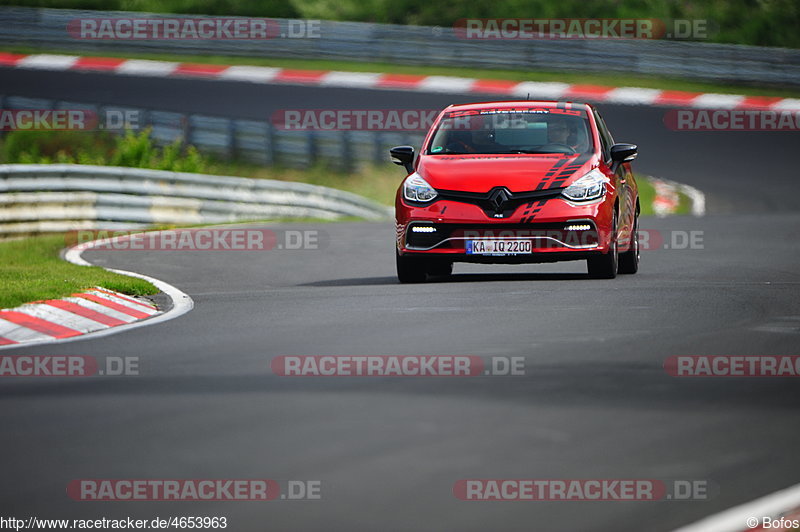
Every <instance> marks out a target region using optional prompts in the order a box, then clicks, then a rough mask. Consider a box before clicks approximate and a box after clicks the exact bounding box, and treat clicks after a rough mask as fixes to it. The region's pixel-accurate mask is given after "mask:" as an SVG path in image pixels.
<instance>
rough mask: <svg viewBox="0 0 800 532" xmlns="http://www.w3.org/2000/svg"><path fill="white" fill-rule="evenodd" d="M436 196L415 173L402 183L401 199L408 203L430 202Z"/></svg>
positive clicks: (431, 188)
mask: <svg viewBox="0 0 800 532" xmlns="http://www.w3.org/2000/svg"><path fill="white" fill-rule="evenodd" d="M436 195H437V194H436V190H434V188H433V187H432V186H430V185H429V184H428V182H427V181H425V180H424V179H422V177H420V175H419V174H418V173H416V172H414V173H413V174H411V175H410V176H408V177H407V178H406V180H405V181H404V182H403V197H405V198H406V199H407V200H408V201H422V202H426V201H431V200H432V199H433V198H435V197H436Z"/></svg>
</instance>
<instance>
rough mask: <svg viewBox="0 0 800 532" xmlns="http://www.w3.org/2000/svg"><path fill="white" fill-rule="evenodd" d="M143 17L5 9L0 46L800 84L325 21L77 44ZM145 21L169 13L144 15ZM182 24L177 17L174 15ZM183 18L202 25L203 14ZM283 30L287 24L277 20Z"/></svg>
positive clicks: (784, 63) (774, 73)
mask: <svg viewBox="0 0 800 532" xmlns="http://www.w3.org/2000/svg"><path fill="white" fill-rule="evenodd" d="M137 16H138V17H141V16H143V14H142V13H130V12H108V11H78V10H61V9H36V8H12V7H4V8H0V44H7V45H16V46H31V47H38V48H44V49H57V50H76V51H78V50H91V51H96V52H99V51H115V52H151V53H177V54H194V55H209V54H211V55H233V56H251V57H290V58H291V57H294V58H314V59H320V58H325V59H341V60H351V61H381V62H387V63H401V64H411V65H415V64H416V65H441V66H459V67H474V68H504V69H514V70H544V71H578V72H586V71H593V72H628V73H635V74H645V75H658V76H673V77H683V78H689V79H694V80H707V81H728V82H736V83H760V84H764V83H771V84H781V85H800V50H792V49H785V48H762V47H757V46H744V45H729V44H711V43H700V42H683V41H663V40H662V41H659V40H653V41H651V40H588V39H584V40H569V39H567V40H547V39H544V40H532V41H531V40H497V41H492V40H465V39H459V38H458V37H457V36H456V33H455V31H454V30H453V28H439V27H426V26H399V25H390V24H373V23H363V22H334V21H321V23H320V27H319V35H320V38H303V39H288V38H286V39H284V38H275V39H269V40H249V41H245V40H216V41H202V40H169V41H163V40H162V41H152V40H151V41H147V40H138V41H137V40H93V41H88V40H80V39H76V38H73V37H71V36H70V34H69V33H68V31H67V24H68V23H69V22H70V21H71V20H74V19H76V18H80V17H89V18H104V17H137ZM146 16H147V17H149V18H153V17H164V16H166V15H163V14H161V15H146ZM168 16H169V17H180V16H181V15H168ZM184 16H185V17H191V18H200V17H198V16H197V15H184ZM276 20H277V22H278V23H279V24H280V25H281V27H282V28H285V27H287V26H288V25H289V24H290V21H288V20H286V19H276Z"/></svg>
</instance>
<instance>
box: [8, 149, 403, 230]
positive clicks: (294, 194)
mask: <svg viewBox="0 0 800 532" xmlns="http://www.w3.org/2000/svg"><path fill="white" fill-rule="evenodd" d="M390 214H391V209H390V208H389V207H384V206H382V205H379V204H377V203H375V202H373V201H370V200H368V199H366V198H362V197H361V196H358V195H356V194H350V193H348V192H343V191H340V190H335V189H331V188H327V187H320V186H315V185H309V184H306V183H290V182H283V181H274V180H269V179H246V178H241V177H225V176H211V175H202V174H187V173H178V172H165V171H162V170H143V169H136V168H119V167H108V166H89V165H71V164H66V165H60V164H55V165H38V164H33V165H21V164H10V165H0V235H13V234H29V233H39V232H51V231H68V230H74V229H95V228H103V229H117V228H125V229H136V228H140V227H145V226H148V225H152V224H200V223H227V222H239V221H247V220H263V219H274V218H307V217H314V218H323V219H337V218H341V217H359V218H365V219H369V220H376V219H384V218H387V217H388V216H389V215H390Z"/></svg>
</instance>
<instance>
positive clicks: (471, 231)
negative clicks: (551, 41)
mask: <svg viewBox="0 0 800 532" xmlns="http://www.w3.org/2000/svg"><path fill="white" fill-rule="evenodd" d="M572 223H574V222H569V223H565V222H553V223H536V224H499V223H498V224H441V223H440V224H436V223H429V222H424V223H412V224H411V225H410V226H409V228H408V230H407V231H406V246H407V247H409V248H417V249H429V248H432V247H436V248H437V249H453V248H462V247H463V240H449V241H446V240H447V239H448V238H452V237H467V238H530V237H533V236H550V237H553V238H556V239H557V240H559V241H561V242H566V243H568V244H580V245H593V244H596V243H597V241H598V239H597V233H596V230H595V228H594V224H592V223H591V222H582V223H589V225H590V226H591V229H589V230H586V231H566V230H565V229H564V227H565V226H566V225H568V224H572ZM414 225H419V226H424V227H433V228H434V229H435V230H436V231H435V232H433V233H414V232H413V231H412V230H411V228H412V227H413V226H414Z"/></svg>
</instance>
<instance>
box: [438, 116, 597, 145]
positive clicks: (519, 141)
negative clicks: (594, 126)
mask: <svg viewBox="0 0 800 532" xmlns="http://www.w3.org/2000/svg"><path fill="white" fill-rule="evenodd" d="M590 131H591V129H590V126H589V121H588V119H587V116H586V113H585V112H584V111H581V110H566V109H487V110H480V111H466V112H465V111H458V112H453V113H449V114H448V115H446V116H445V117H443V118H442V120H441V121H440V122H439V125H438V127H437V129H436V133H435V134H434V135H433V138H432V140H431V143H430V145H429V146H428V149H427V151H426V153H427V154H428V155H448V154H449V155H452V154H467V153H475V154H509V153H514V154H519V153H527V154H545V153H563V154H575V153H586V152H589V151H591V150H592V148H593V143H592V135H591V134H590Z"/></svg>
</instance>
